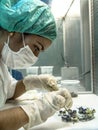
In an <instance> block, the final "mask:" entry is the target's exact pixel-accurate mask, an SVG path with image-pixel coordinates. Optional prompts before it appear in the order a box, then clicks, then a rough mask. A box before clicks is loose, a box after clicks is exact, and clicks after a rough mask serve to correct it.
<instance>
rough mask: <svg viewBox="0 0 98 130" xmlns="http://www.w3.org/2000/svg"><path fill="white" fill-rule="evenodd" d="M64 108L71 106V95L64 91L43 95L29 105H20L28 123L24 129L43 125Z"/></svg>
mask: <svg viewBox="0 0 98 130" xmlns="http://www.w3.org/2000/svg"><path fill="white" fill-rule="evenodd" d="M64 106H66V107H67V108H70V107H71V106H72V98H71V95H70V93H69V92H68V90H66V89H61V90H59V91H54V92H48V93H45V94H43V95H41V96H40V97H39V99H37V100H33V101H32V103H31V104H28V105H21V108H22V109H23V110H24V111H25V112H26V114H27V115H28V117H29V123H28V124H27V125H25V126H24V128H25V129H26V130H28V129H29V128H31V127H33V126H35V125H38V124H41V123H43V122H44V121H46V120H47V119H48V118H49V117H50V116H52V115H53V114H54V113H55V112H56V111H58V110H60V109H61V108H63V107H64Z"/></svg>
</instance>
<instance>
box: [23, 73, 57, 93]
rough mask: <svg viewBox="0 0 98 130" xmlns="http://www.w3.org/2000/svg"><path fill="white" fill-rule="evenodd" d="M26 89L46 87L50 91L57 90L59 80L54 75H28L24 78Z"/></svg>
mask: <svg viewBox="0 0 98 130" xmlns="http://www.w3.org/2000/svg"><path fill="white" fill-rule="evenodd" d="M23 83H24V85H25V89H26V90H27V91H28V90H32V89H38V88H41V89H46V90H48V91H57V90H58V86H57V81H56V78H55V77H54V76H51V75H47V74H41V75H28V76H26V77H25V78H24V79H23Z"/></svg>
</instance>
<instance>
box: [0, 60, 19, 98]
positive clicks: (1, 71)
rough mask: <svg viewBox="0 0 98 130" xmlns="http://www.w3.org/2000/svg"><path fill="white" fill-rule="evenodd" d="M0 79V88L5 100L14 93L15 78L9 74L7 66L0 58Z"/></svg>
mask: <svg viewBox="0 0 98 130" xmlns="http://www.w3.org/2000/svg"><path fill="white" fill-rule="evenodd" d="M0 80H1V86H0V88H2V91H3V96H4V97H5V100H6V99H9V98H11V97H12V96H13V95H14V92H15V88H16V83H17V80H16V79H14V78H13V77H12V76H11V74H10V73H9V71H8V68H7V66H6V65H5V64H4V63H3V62H2V60H0Z"/></svg>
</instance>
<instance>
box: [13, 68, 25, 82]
mask: <svg viewBox="0 0 98 130" xmlns="http://www.w3.org/2000/svg"><path fill="white" fill-rule="evenodd" d="M12 77H13V78H15V79H16V80H21V79H23V75H22V73H21V72H20V71H18V70H12Z"/></svg>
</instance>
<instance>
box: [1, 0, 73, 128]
mask: <svg viewBox="0 0 98 130" xmlns="http://www.w3.org/2000/svg"><path fill="white" fill-rule="evenodd" d="M55 38H56V24H55V19H54V17H53V15H52V13H51V10H50V8H49V7H48V5H46V4H45V3H43V2H41V1H40V0H1V1H0V107H1V108H2V106H4V104H5V103H6V101H7V100H8V99H13V100H15V99H16V98H17V97H19V96H20V95H22V94H23V93H25V92H26V91H28V90H33V89H37V88H40V89H43V88H45V89H47V92H45V93H42V94H41V95H39V94H38V95H36V97H37V98H35V99H34V100H32V103H28V104H26V103H24V104H19V105H17V106H15V107H12V108H8V109H1V110H0V130H17V129H19V128H21V127H24V129H29V128H31V127H33V126H35V125H38V124H41V123H43V122H45V121H46V120H47V119H48V118H49V117H50V116H52V115H53V114H54V113H55V112H56V111H58V110H60V109H61V108H63V107H64V106H66V107H68V108H70V107H71V106H72V98H71V95H70V93H69V91H68V90H67V89H60V90H59V89H58V87H57V84H56V80H55V77H54V76H49V75H38V76H33V75H28V76H26V77H24V78H23V79H22V80H19V81H17V80H16V79H14V78H13V77H12V76H11V75H10V73H9V71H8V69H9V68H11V69H18V68H26V67H28V66H31V65H33V64H34V63H35V62H36V61H37V59H38V55H39V54H40V52H42V51H44V50H46V49H47V48H48V47H49V46H50V45H51V44H52V41H53V40H54V39H55Z"/></svg>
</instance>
